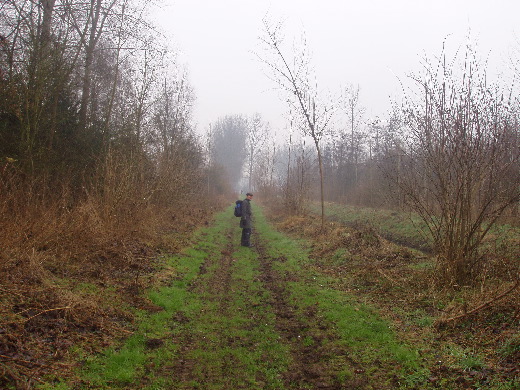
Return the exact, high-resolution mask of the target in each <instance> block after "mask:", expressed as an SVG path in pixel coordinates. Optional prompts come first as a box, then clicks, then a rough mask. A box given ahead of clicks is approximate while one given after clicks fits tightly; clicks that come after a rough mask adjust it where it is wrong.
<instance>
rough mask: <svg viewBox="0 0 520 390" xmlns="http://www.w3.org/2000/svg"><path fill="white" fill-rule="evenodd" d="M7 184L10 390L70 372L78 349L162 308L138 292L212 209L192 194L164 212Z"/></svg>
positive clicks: (5, 346) (2, 355)
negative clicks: (135, 311)
mask: <svg viewBox="0 0 520 390" xmlns="http://www.w3.org/2000/svg"><path fill="white" fill-rule="evenodd" d="M1 179H3V181H2V182H0V184H2V187H1V188H0V190H1V192H0V231H1V232H2V234H1V235H0V248H1V251H0V387H2V388H3V387H7V386H15V387H16V388H18V389H30V388H33V386H34V384H35V383H37V382H38V381H39V380H40V379H38V378H41V377H42V376H44V375H46V374H51V373H53V372H59V373H60V374H59V375H61V376H64V375H71V372H72V370H71V369H72V367H73V366H74V364H75V363H74V361H75V359H77V356H71V351H72V349H73V347H74V348H76V347H81V348H83V349H85V350H86V351H87V352H88V351H95V350H99V349H100V348H103V347H105V346H107V345H108V344H109V343H110V342H111V341H113V340H114V339H116V338H117V337H118V336H124V335H127V334H129V332H131V329H132V317H133V316H132V313H131V310H132V308H141V309H145V310H154V309H155V308H154V307H153V305H151V304H150V302H147V301H146V300H145V299H144V298H143V297H142V295H141V294H140V293H142V292H143V290H144V289H145V288H146V287H148V286H149V285H150V283H151V282H152V281H153V272H154V270H156V269H157V268H158V267H159V266H160V259H161V257H160V255H161V254H162V253H172V252H174V251H176V250H178V249H180V248H182V247H184V246H186V245H188V243H189V241H188V240H189V237H190V233H191V232H192V231H193V230H194V229H195V228H197V227H198V226H201V225H202V224H205V223H208V221H209V218H210V217H211V213H212V212H211V210H210V207H209V205H206V204H205V203H204V202H203V201H202V202H201V201H200V200H199V199H195V198H193V199H192V198H189V197H184V199H185V200H184V201H183V202H182V203H181V202H180V201H177V203H176V204H175V205H171V206H164V205H161V206H157V205H153V204H152V203H150V202H149V203H141V204H138V203H137V202H135V201H134V199H135V198H132V196H131V195H132V194H129V195H125V197H123V198H121V199H120V200H119V201H118V202H117V203H113V202H111V203H110V204H107V202H106V201H105V199H106V198H104V197H102V196H100V194H99V192H96V191H90V192H86V193H84V194H83V195H82V196H81V199H80V200H78V199H74V197H73V196H72V195H71V194H70V193H69V191H68V188H70V187H68V186H67V185H63V186H62V188H61V189H60V190H59V191H56V187H55V188H54V191H49V190H48V188H49V186H48V185H46V183H45V180H41V181H38V182H36V181H33V182H32V183H26V182H25V181H24V178H23V177H20V176H18V177H17V176H16V175H14V174H13V175H11V176H10V177H7V176H6V175H4V177H1ZM213 206H215V205H213ZM216 207H218V204H217V206H216Z"/></svg>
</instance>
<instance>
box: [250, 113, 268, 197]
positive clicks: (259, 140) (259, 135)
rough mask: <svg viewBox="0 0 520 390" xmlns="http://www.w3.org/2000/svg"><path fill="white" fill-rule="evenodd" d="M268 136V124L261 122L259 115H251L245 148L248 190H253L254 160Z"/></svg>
mask: <svg viewBox="0 0 520 390" xmlns="http://www.w3.org/2000/svg"><path fill="white" fill-rule="evenodd" d="M268 135H269V124H268V123H264V122H263V121H262V116H261V115H260V114H259V113H256V114H254V115H253V117H252V118H251V119H250V121H249V126H248V130H247V148H248V170H247V171H248V176H249V178H248V180H249V190H250V191H252V190H253V182H252V180H253V167H254V166H255V158H256V156H257V155H258V153H259V152H260V150H261V149H262V148H263V146H264V144H265V143H266V141H267V136H268Z"/></svg>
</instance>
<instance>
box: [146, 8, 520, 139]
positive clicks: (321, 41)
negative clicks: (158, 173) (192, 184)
mask: <svg viewBox="0 0 520 390" xmlns="http://www.w3.org/2000/svg"><path fill="white" fill-rule="evenodd" d="M266 14H269V18H270V19H271V20H273V21H279V20H284V23H285V29H284V31H285V37H286V39H287V40H288V41H289V42H292V41H293V40H294V39H298V38H299V37H300V35H301V33H302V32H305V34H306V36H307V40H308V43H309V46H310V49H311V52H312V63H313V65H314V67H315V69H316V73H317V78H318V81H319V83H320V85H321V87H322V89H324V90H328V91H330V92H331V93H334V94H338V93H339V92H340V90H341V88H342V87H343V88H344V87H345V86H347V85H349V84H354V85H359V87H360V100H361V104H362V105H363V106H364V107H366V111H367V116H369V117H375V116H381V117H385V113H386V111H387V110H388V109H389V107H390V98H392V99H394V100H399V90H400V88H399V81H398V77H400V78H406V76H407V75H408V74H410V73H411V72H414V71H419V70H420V69H421V59H422V58H424V57H425V56H427V57H429V58H433V57H434V56H437V55H439V54H440V52H441V50H442V45H443V41H444V40H445V39H446V43H447V48H448V52H454V51H455V50H456V49H457V48H459V47H460V46H464V44H465V42H466V41H467V36H468V32H471V33H470V35H471V37H472V41H473V42H476V44H477V45H478V53H479V54H480V56H481V57H483V58H485V57H489V66H488V69H489V71H490V72H492V73H497V72H507V70H508V68H509V65H508V64H509V62H510V58H511V56H512V53H513V52H514V51H515V50H518V49H519V48H520V22H519V19H518V18H519V15H520V0H435V1H432V0H359V1H351V0H320V1H318V0H278V1H260V0H257V1H253V0H205V1H203V0H163V3H162V5H161V8H160V10H158V12H156V13H154V14H153V15H154V19H156V20H155V22H156V23H157V24H158V25H160V26H161V27H162V28H163V29H164V30H165V31H167V33H168V34H169V35H171V37H172V39H173V44H174V46H175V47H176V48H177V49H178V50H179V51H180V57H179V59H180V60H181V61H182V62H183V63H184V64H185V65H186V66H187V68H188V71H189V77H190V82H191V84H192V86H193V87H194V89H195V94H196V97H197V101H196V105H195V109H194V117H195V121H196V123H197V127H198V130H199V132H205V131H206V129H207V128H208V126H209V123H211V122H214V121H216V120H217V119H218V118H219V117H222V116H224V115H228V114H244V115H252V114H253V113H255V112H259V113H261V114H262V116H263V118H264V120H265V121H268V122H270V123H271V125H272V127H274V128H283V127H284V126H286V123H285V120H284V117H283V116H284V113H285V112H286V107H285V106H284V104H283V103H282V102H280V100H279V99H278V96H279V94H278V93H277V92H276V91H275V90H274V88H276V85H274V84H273V82H272V81H270V80H269V79H268V78H267V77H266V75H265V73H264V72H265V69H264V67H263V66H262V64H261V63H260V62H259V60H258V59H257V58H256V56H255V54H254V53H255V52H259V48H260V43H259V39H258V37H259V36H260V35H261V34H262V31H263V24H262V19H263V18H264V16H265V15H266ZM517 57H518V55H517Z"/></svg>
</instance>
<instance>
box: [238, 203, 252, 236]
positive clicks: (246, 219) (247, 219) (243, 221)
mask: <svg viewBox="0 0 520 390" xmlns="http://www.w3.org/2000/svg"><path fill="white" fill-rule="evenodd" d="M251 216H252V213H251V201H250V200H249V199H247V198H246V199H244V200H243V201H242V217H240V227H241V228H242V229H251V227H252V219H251Z"/></svg>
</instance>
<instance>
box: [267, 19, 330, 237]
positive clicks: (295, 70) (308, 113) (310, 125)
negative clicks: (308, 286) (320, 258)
mask: <svg viewBox="0 0 520 390" xmlns="http://www.w3.org/2000/svg"><path fill="white" fill-rule="evenodd" d="M263 22H264V33H265V36H264V37H262V38H261V41H262V43H263V45H264V48H265V50H266V56H265V57H262V56H259V58H260V60H261V61H262V62H263V63H264V64H266V65H267V67H268V68H269V70H270V74H271V76H270V78H271V79H272V80H273V81H274V82H275V83H276V84H277V85H278V87H279V88H281V89H282V90H283V91H285V92H286V93H287V95H288V96H286V97H284V101H287V102H288V103H289V104H290V105H291V107H292V109H293V110H294V112H295V113H297V115H298V117H297V119H299V121H300V122H302V124H303V126H301V129H302V132H303V134H304V136H310V137H311V138H312V140H313V143H314V146H315V149H316V153H317V155H318V168H319V175H320V199H321V222H322V227H323V226H324V224H325V201H324V189H323V158H322V151H321V147H320V141H321V139H322V138H323V136H324V134H325V131H326V130H327V129H328V126H329V124H330V120H331V118H332V115H333V112H334V110H333V106H332V104H325V103H322V102H321V101H320V100H319V97H318V90H317V84H316V82H315V81H313V80H312V75H311V74H312V69H311V65H310V54H309V51H308V46H307V42H306V41H305V39H303V40H302V48H301V50H300V51H298V52H296V51H295V52H293V53H292V57H293V58H292V61H291V59H290V58H289V55H290V53H287V52H286V51H285V48H284V47H283V38H282V34H281V25H280V24H278V25H276V26H273V25H271V24H270V23H269V22H268V21H267V20H266V19H264V21H263ZM286 99H287V100H286Z"/></svg>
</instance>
